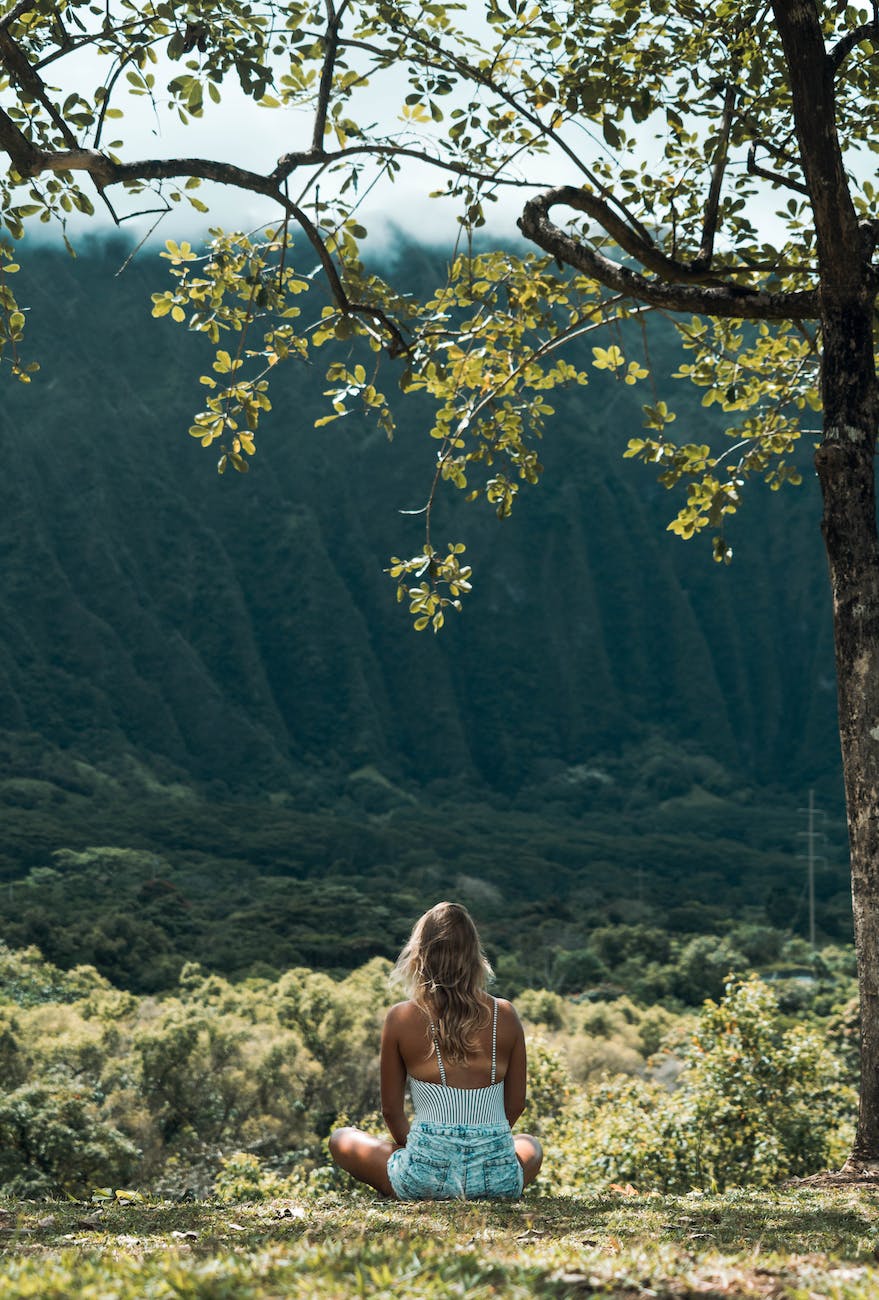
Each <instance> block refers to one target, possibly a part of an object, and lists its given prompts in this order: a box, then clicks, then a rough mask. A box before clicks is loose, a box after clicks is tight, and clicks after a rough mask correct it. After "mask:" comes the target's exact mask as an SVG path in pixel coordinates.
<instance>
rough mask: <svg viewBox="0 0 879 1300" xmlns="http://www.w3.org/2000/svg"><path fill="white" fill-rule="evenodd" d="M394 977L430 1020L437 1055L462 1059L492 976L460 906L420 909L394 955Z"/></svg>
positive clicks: (483, 1015) (483, 1018)
mask: <svg viewBox="0 0 879 1300" xmlns="http://www.w3.org/2000/svg"><path fill="white" fill-rule="evenodd" d="M394 976H395V977H396V978H397V979H398V980H399V981H401V982H402V983H403V984H404V986H405V987H406V989H407V991H408V993H409V996H410V998H411V999H412V1001H413V1002H414V1003H415V1004H416V1006H419V1007H421V1009H422V1011H423V1012H424V1013H425V1015H426V1016H427V1018H428V1019H429V1020H430V1021H432V1023H433V1026H434V1029H435V1031H436V1036H437V1039H438V1040H439V1045H440V1052H441V1053H442V1055H443V1056H444V1057H448V1059H449V1060H450V1061H457V1062H461V1063H463V1062H466V1060H467V1058H468V1057H469V1055H470V1053H471V1052H472V1051H473V1050H474V1048H475V1046H476V1034H477V1031H478V1030H479V1029H480V1028H481V1027H482V1026H483V1025H484V1024H486V1023H487V1021H488V1018H489V1013H488V1008H487V1007H486V1005H485V1003H484V1001H483V1000H482V998H481V997H480V994H482V993H484V990H485V986H486V983H487V981H488V980H490V979H492V978H493V977H494V972H493V971H492V969H491V966H490V964H489V962H488V959H487V958H486V956H485V953H484V952H483V951H482V944H481V943H480V940H479V933H478V931H477V929H476V926H475V925H474V923H473V918H472V916H471V915H470V913H469V912H468V911H467V909H466V907H462V906H461V904H460V903H437V905H436V907H432V908H431V909H430V911H429V912H425V913H424V915H423V916H422V917H420V918H419V919H418V920H417V921H416V922H415V925H414V927H413V929H412V933H411V934H410V936H409V942H408V943H407V944H406V947H405V948H404V949H403V951H402V952H401V953H400V956H399V957H398V958H397V964H396V966H395V967H394Z"/></svg>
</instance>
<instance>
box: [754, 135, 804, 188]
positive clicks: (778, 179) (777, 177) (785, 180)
mask: <svg viewBox="0 0 879 1300" xmlns="http://www.w3.org/2000/svg"><path fill="white" fill-rule="evenodd" d="M748 175H749V176H762V178H763V179H764V180H765V181H772V183H773V185H783V186H784V187H785V189H788V190H794V191H795V192H796V193H797V194H805V195H806V196H807V197H808V194H809V187H808V186H807V185H804V184H803V182H802V181H796V180H794V179H793V177H792V176H782V174H781V172H774V171H770V170H769V168H768V167H761V166H760V165H759V163H758V162H757V146H756V144H751V145H750V146H749V147H748Z"/></svg>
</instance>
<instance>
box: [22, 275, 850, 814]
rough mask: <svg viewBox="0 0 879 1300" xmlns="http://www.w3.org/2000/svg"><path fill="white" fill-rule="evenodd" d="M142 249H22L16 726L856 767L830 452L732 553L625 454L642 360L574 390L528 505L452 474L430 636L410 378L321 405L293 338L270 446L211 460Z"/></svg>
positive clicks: (195, 354)
mask: <svg viewBox="0 0 879 1300" xmlns="http://www.w3.org/2000/svg"><path fill="white" fill-rule="evenodd" d="M121 260H122V259H121V256H119V255H114V254H113V253H112V252H108V251H107V250H103V251H101V250H98V251H95V252H94V254H92V255H90V256H86V257H81V258H80V259H78V260H77V261H75V262H73V261H71V260H70V259H68V258H67V257H66V256H65V255H63V254H60V253H57V254H56V253H54V252H51V253H50V252H48V251H40V250H38V251H37V252H36V253H32V255H31V257H30V260H29V261H28V259H27V258H25V268H24V270H23V272H22V274H21V276H20V280H21V284H20V285H19V289H20V293H21V297H22V299H23V300H24V301H27V302H29V303H30V304H31V305H32V308H33V310H32V313H31V317H32V318H31V320H30V321H29V325H28V345H27V346H28V351H29V355H34V356H36V357H38V358H39V359H40V360H41V362H42V365H43V370H42V372H41V373H40V374H39V375H38V376H36V377H35V380H34V382H33V383H32V384H31V385H29V386H18V385H12V384H7V386H6V389H5V393H4V404H3V410H2V414H0V446H2V465H3V473H2V476H0V548H2V553H3V557H4V558H3V571H4V582H3V586H2V591H0V628H2V630H0V729H2V730H4V731H6V732H7V733H25V732H29V733H35V734H36V735H38V736H42V737H45V738H46V739H47V740H50V741H52V742H53V743H54V744H57V745H60V746H62V747H66V748H71V749H74V750H75V751H77V752H78V753H80V754H82V755H83V756H85V757H87V758H89V759H90V760H95V761H99V762H100V763H101V764H104V765H106V764H108V763H109V764H112V763H113V762H114V761H119V760H120V759H121V757H122V756H124V755H134V756H135V757H136V758H138V759H139V760H140V761H141V762H144V763H146V764H147V765H149V766H152V767H153V768H154V769H155V770H162V771H166V772H168V773H171V772H173V773H174V774H177V775H184V776H186V777H187V778H189V779H193V780H196V781H200V782H210V781H212V780H217V781H222V782H223V783H225V784H228V785H232V786H235V787H238V788H241V789H255V788H257V787H259V788H260V789H262V790H272V789H281V788H284V787H288V786H289V785H290V784H291V783H295V781H296V780H297V779H298V776H299V775H300V774H302V773H303V772H304V771H305V770H306V769H308V770H309V771H310V772H311V774H312V777H314V776H315V774H317V775H321V774H323V775H324V776H325V777H326V779H327V780H328V781H331V780H336V779H338V778H339V776H340V775H341V774H345V773H350V772H352V771H356V770H357V769H360V768H363V767H364V766H371V767H374V768H375V769H377V770H378V772H380V773H383V774H385V775H387V776H389V777H391V778H392V779H393V780H394V781H403V782H406V783H408V782H412V783H418V784H426V783H429V782H437V781H442V782H444V783H447V787H448V789H449V790H452V789H453V788H454V787H456V786H458V785H460V784H462V783H463V781H464V780H471V781H472V780H474V779H476V780H477V781H478V782H479V783H480V784H483V783H484V784H485V785H487V786H489V787H492V786H493V787H498V788H500V789H503V790H505V791H508V792H509V791H514V790H520V789H521V790H522V791H523V792H526V793H527V792H528V791H529V790H533V789H535V788H536V787H537V786H541V787H542V786H543V785H545V783H547V782H550V783H552V781H553V780H557V779H560V776H561V775H563V774H564V773H565V772H570V770H571V769H574V770H575V771H579V772H580V773H581V774H582V773H583V772H584V771H587V770H588V769H589V768H590V766H591V765H594V764H595V762H596V761H597V760H598V759H599V758H604V757H606V756H608V755H613V754H615V753H621V752H624V751H625V750H626V748H627V747H631V746H638V745H643V743H644V742H645V741H646V740H647V739H648V738H653V740H655V739H656V737H660V738H662V739H663V740H664V741H667V742H669V744H670V745H671V746H673V747H679V746H684V747H685V748H687V749H688V750H690V751H692V752H698V753H700V754H702V755H706V756H708V757H709V758H712V759H714V760H716V761H717V762H719V763H720V764H722V765H723V767H724V768H726V769H727V770H728V771H729V772H731V773H734V774H735V775H736V777H737V779H740V780H742V781H744V782H746V783H761V782H772V783H774V784H778V785H782V786H786V787H788V788H790V789H801V788H802V787H803V785H804V783H808V782H814V781H815V780H816V779H818V780H821V779H822V778H826V779H828V780H832V779H834V778H835V774H836V772H837V768H838V753H837V741H836V734H835V690H834V685H833V661H832V644H831V632H830V614H829V598H828V594H827V590H826V588H827V580H826V574H825V571H824V563H823V558H822V553H821V545H820V536H819V530H818V519H819V503H818V499H817V487H816V485H815V484H814V481H813V480H812V478H811V476H809V475H807V480H806V483H805V484H804V486H803V487H802V488H800V489H798V490H788V491H786V492H782V493H779V494H777V495H771V494H769V493H767V492H765V491H763V490H762V489H761V488H760V487H759V486H754V487H753V489H751V490H750V499H749V501H748V503H747V505H746V511H745V513H744V514H743V515H742V517H741V518H740V519H738V520H737V521H734V522H733V525H732V528H731V532H730V540H731V541H732V543H733V546H734V548H735V560H734V562H733V564H732V566H731V567H730V568H728V569H727V568H721V567H719V566H716V565H715V564H713V563H712V561H711V558H710V555H709V552H708V547H707V546H706V545H705V544H703V543H699V542H698V541H696V542H691V543H688V544H685V543H682V542H680V541H678V540H677V539H676V538H674V537H673V536H672V535H671V534H669V533H667V532H666V531H665V524H666V523H667V521H668V519H669V518H670V516H671V514H672V513H673V503H672V500H671V498H670V497H669V496H668V494H666V493H665V492H664V490H663V489H661V488H660V487H658V486H657V485H656V484H655V482H654V481H653V479H652V478H651V476H650V475H649V473H647V472H645V471H643V470H642V469H639V468H637V467H633V466H632V465H631V464H630V463H628V462H623V461H622V460H621V459H620V457H621V452H622V449H623V446H624V443H625V438H626V437H627V436H629V435H631V434H634V433H636V432H637V431H638V429H639V427H640V416H639V410H640V401H641V400H644V399H643V398H642V396H641V394H640V392H638V391H635V392H633V391H632V390H631V389H629V388H625V387H624V386H622V385H617V384H614V383H613V382H612V381H609V380H607V379H606V378H603V377H602V376H597V377H596V380H595V383H594V384H593V385H592V386H590V387H589V388H588V389H586V390H577V391H576V392H572V393H570V394H564V395H562V396H561V397H560V398H559V400H557V401H556V403H555V405H556V406H557V410H558V414H557V416H556V418H555V420H554V422H553V424H552V425H551V429H550V435H549V437H548V438H547V441H546V447H545V454H544V457H543V459H544V463H545V466H546V470H545V476H544V482H543V484H542V485H541V486H540V487H539V488H538V489H529V490H525V491H523V493H522V495H521V497H520V499H519V502H518V504H517V506H516V508H515V511H514V516H513V518H512V519H511V520H510V521H508V522H507V523H505V524H502V525H500V524H498V523H497V521H496V520H495V519H494V517H493V515H492V513H491V511H490V509H489V508H488V507H486V506H485V505H479V504H476V505H473V506H468V507H463V506H462V504H461V503H460V502H457V501H449V502H448V503H443V505H442V506H441V508H440V510H439V511H438V514H439V518H438V520H437V523H436V525H435V528H436V535H437V538H438V540H441V541H445V540H458V539H462V540H465V541H467V543H468V558H470V559H471V561H472V563H473V565H474V569H475V586H474V593H473V595H472V597H470V598H469V600H468V602H467V607H466V608H465V611H464V613H463V614H462V615H461V616H460V617H457V618H452V619H451V620H450V624H449V625H447V627H446V628H445V629H444V631H443V633H442V634H441V635H440V636H439V637H438V638H434V637H432V636H431V635H430V634H429V633H426V634H423V635H420V636H419V635H416V634H414V633H413V632H412V631H411V630H410V627H409V624H408V621H407V618H406V615H405V612H404V611H403V610H401V609H400V608H398V607H397V606H396V604H395V602H394V584H393V583H392V582H391V581H390V580H389V579H388V578H387V577H386V575H384V574H383V573H382V569H383V567H384V566H385V565H386V564H387V558H388V556H389V555H391V554H392V553H395V554H409V553H412V552H413V551H414V549H415V548H416V547H417V546H418V529H419V521H418V519H417V518H415V519H413V518H410V517H407V516H403V515H400V514H399V513H397V512H398V511H399V510H400V509H407V508H412V507H417V506H418V505H420V504H421V503H422V502H423V500H424V497H425V495H426V491H427V487H428V483H429V480H430V476H431V472H432V457H433V455H434V448H433V446H432V445H431V443H430V442H429V440H428V439H426V438H425V437H423V436H422V435H421V430H420V427H419V423H420V422H419V412H418V408H417V407H415V406H413V407H412V409H411V416H410V417H409V420H408V421H407V423H406V424H404V425H403V426H402V427H401V430H400V433H399V435H398V437H397V439H396V440H395V442H394V443H393V444H388V443H387V442H386V441H385V439H384V438H383V436H382V435H380V434H377V433H376V432H375V431H374V430H372V429H371V428H369V427H368V426H366V425H365V424H357V423H356V422H354V421H353V420H351V421H350V422H349V421H339V422H338V423H336V424H333V425H330V426H329V427H327V428H323V429H317V430H316V429H314V428H313V421H314V418H315V416H316V414H318V413H319V409H318V408H319V403H320V401H321V397H320V394H321V391H322V388H323V387H324V384H323V379H322V375H321V373H320V372H319V370H317V369H313V370H306V369H304V368H303V367H298V368H293V367H292V366H291V369H290V370H289V371H288V372H287V374H286V375H280V374H279V376H278V380H277V382H276V386H275V388H274V392H273V401H274V408H275V409H274V412H273V414H272V417H271V419H270V420H269V421H267V423H266V426H265V429H264V430H263V431H262V432H261V435H260V449H259V451H258V454H257V457H256V459H255V460H254V461H253V463H252V468H251V473H250V474H249V475H248V476H247V477H246V478H242V477H239V476H235V475H233V474H231V472H230V473H229V474H227V475H226V477H224V478H222V479H221V478H218V476H217V475H216V474H215V472H214V462H215V457H214V455H213V454H212V453H211V452H206V451H203V450H202V449H201V448H200V447H199V446H198V444H197V443H196V442H195V441H194V440H192V439H190V438H188V437H187V434H186V429H187V426H188V424H189V421H190V416H191V414H192V412H193V411H194V410H195V409H197V406H198V403H199V400H200V398H199V395H200V391H201V390H200V389H199V385H198V384H197V382H196V380H197V375H198V373H199V368H200V367H202V366H203V365H205V364H206V354H205V352H204V351H203V350H202V348H201V345H200V341H199V340H192V339H188V338H187V337H186V336H185V335H184V334H183V333H182V331H181V330H180V329H179V328H175V327H173V326H171V325H170V324H169V323H168V322H166V321H160V322H157V321H153V320H151V319H150V316H149V306H150V302H149V293H150V291H151V290H153V289H156V288H160V287H162V277H163V271H162V270H161V269H160V267H158V266H157V265H156V264H155V263H154V262H152V261H151V259H143V260H142V261H141V262H137V263H135V264H134V265H133V267H131V268H130V269H129V270H127V271H126V272H125V274H124V275H123V276H122V277H121V278H119V279H114V278H113V272H114V271H115V270H116V268H117V267H118V265H119V262H120V261H121ZM386 383H390V379H388V380H386ZM690 415H691V418H692V419H694V420H700V419H702V418H703V415H702V413H701V411H700V408H699V406H698V402H697V400H694V399H691V402H690ZM681 418H683V416H682V417H681ZM697 434H698V427H695V428H694V429H693V436H697ZM449 783H450V784H449ZM671 793H674V790H672V791H671Z"/></svg>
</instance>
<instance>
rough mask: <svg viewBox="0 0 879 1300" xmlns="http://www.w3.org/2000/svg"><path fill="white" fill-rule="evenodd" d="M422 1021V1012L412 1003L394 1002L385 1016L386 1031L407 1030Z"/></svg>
mask: <svg viewBox="0 0 879 1300" xmlns="http://www.w3.org/2000/svg"><path fill="white" fill-rule="evenodd" d="M423 1021H424V1012H423V1011H422V1010H421V1008H420V1007H419V1006H416V1004H415V1003H414V1002H412V1001H408V1002H396V1003H395V1004H394V1005H393V1006H392V1007H391V1009H390V1010H389V1011H388V1013H387V1015H386V1016H385V1025H386V1026H387V1028H388V1029H397V1030H400V1029H407V1028H408V1027H409V1026H410V1025H414V1024H420V1023H422V1022H423Z"/></svg>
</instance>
